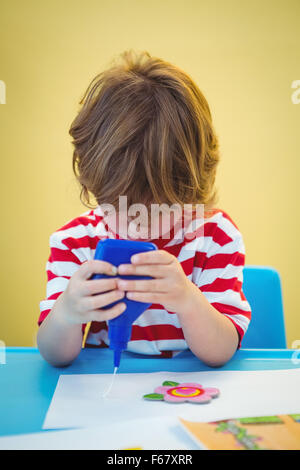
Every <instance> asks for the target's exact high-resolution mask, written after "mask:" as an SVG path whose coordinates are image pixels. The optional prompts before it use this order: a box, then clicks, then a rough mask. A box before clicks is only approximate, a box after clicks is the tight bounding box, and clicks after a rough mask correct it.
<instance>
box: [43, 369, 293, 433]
mask: <svg viewBox="0 0 300 470" xmlns="http://www.w3.org/2000/svg"><path fill="white" fill-rule="evenodd" d="M110 380H111V374H87V375H85V374H82V375H61V376H60V377H59V380H58V383H57V387H56V390H55V393H54V396H53V399H52V401H51V404H50V407H49V410H48V413H47V415H46V419H45V422H44V425H43V428H44V429H51V428H63V427H88V426H99V425H109V424H113V423H120V422H122V421H126V420H130V419H148V418H153V417H160V416H173V417H176V416H182V417H183V418H186V419H190V420H195V421H216V420H220V419H230V418H239V417H243V416H244V417H245V416H266V415H272V414H289V413H299V412H300V369H287V370H259V371H208V372H176V373H173V372H154V373H140V374H119V375H117V376H116V378H115V382H114V386H113V388H112V390H111V392H110V394H109V396H108V397H106V398H102V394H103V392H104V391H105V390H106V389H107V387H108V385H109V383H110ZM165 380H172V381H176V382H197V383H200V384H201V385H202V386H204V387H217V388H219V389H220V396H219V397H218V398H214V399H213V400H212V401H211V402H210V403H208V404H193V403H176V404H173V403H166V402H163V401H153V402H152V401H148V400H144V399H143V398H142V397H143V395H145V394H148V393H152V392H153V391H154V388H155V387H157V386H159V385H161V384H162V382H163V381H165ZM158 432H159V430H158Z"/></svg>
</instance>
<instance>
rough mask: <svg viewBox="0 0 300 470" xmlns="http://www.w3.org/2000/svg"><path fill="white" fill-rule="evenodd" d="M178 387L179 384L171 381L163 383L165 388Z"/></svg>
mask: <svg viewBox="0 0 300 470" xmlns="http://www.w3.org/2000/svg"><path fill="white" fill-rule="evenodd" d="M176 385H179V382H172V381H171V380H166V381H165V382H163V386H164V387H176Z"/></svg>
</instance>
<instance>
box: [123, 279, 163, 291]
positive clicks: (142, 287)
mask: <svg viewBox="0 0 300 470" xmlns="http://www.w3.org/2000/svg"><path fill="white" fill-rule="evenodd" d="M118 289H119V290H125V291H139V292H168V289H169V285H168V283H166V282H164V280H163V279H160V280H156V279H141V280H127V279H118Z"/></svg>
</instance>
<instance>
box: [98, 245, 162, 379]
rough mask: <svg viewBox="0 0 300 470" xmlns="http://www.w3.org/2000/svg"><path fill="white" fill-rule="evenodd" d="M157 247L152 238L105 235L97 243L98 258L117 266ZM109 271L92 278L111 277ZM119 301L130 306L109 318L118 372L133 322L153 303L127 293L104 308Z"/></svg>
mask: <svg viewBox="0 0 300 470" xmlns="http://www.w3.org/2000/svg"><path fill="white" fill-rule="evenodd" d="M152 250H157V246H156V245H155V244H154V243H151V242H143V241H132V240H118V239H111V238H109V239H105V240H100V241H99V242H98V244H97V247H96V251H95V255H94V259H99V260H102V261H107V262H109V263H111V264H113V265H114V266H117V267H118V266H119V265H120V264H130V262H131V261H130V259H131V256H133V255H134V254H136V253H142V252H145V251H152ZM110 277H113V276H108V275H106V274H93V276H92V277H91V278H90V279H103V278H110ZM115 277H119V278H121V279H151V277H149V276H132V275H116V276H115ZM118 302H124V303H125V304H126V309H125V310H124V312H123V313H121V314H120V315H119V316H118V317H116V318H113V319H111V320H109V321H108V338H109V348H110V349H112V350H113V351H114V373H115V372H116V370H117V368H118V367H119V365H120V360H121V353H122V351H124V350H125V349H127V343H128V341H129V340H130V337H131V330H132V324H133V322H134V321H135V320H136V319H137V318H138V317H139V316H140V315H141V314H142V313H143V312H144V311H145V310H147V308H149V307H150V305H151V303H145V302H137V301H135V300H130V299H128V298H127V297H124V298H123V299H120V300H117V301H116V302H113V303H111V304H109V305H106V306H105V307H102V308H103V309H108V308H111V307H113V306H114V305H116V304H117V303H118Z"/></svg>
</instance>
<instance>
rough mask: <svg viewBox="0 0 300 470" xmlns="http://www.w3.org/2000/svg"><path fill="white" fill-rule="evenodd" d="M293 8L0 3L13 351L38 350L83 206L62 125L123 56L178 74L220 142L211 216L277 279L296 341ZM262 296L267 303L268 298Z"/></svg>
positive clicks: (274, 4)
mask: <svg viewBox="0 0 300 470" xmlns="http://www.w3.org/2000/svg"><path fill="white" fill-rule="evenodd" d="M299 17H300V2H299V0H280V1H278V0H267V1H266V0H255V1H251V2H246V1H241V0H229V1H227V0H219V1H216V0H209V1H207V0H205V1H201V0H194V1H192V0H185V1H179V0H151V1H150V0H147V1H145V0H124V1H122V0H115V1H112V0H106V1H103V0H85V1H82V0H80V1H78V0H63V1H60V0H51V1H50V0H47V1H46V0H43V1H40V0H35V1H34V0H27V1H26V2H24V1H22V0H19V1H16V0H2V1H1V13H0V80H3V81H4V82H5V83H6V104H3V105H0V133H1V134H0V154H1V180H2V182H1V203H2V209H1V243H0V246H1V319H0V339H1V340H2V341H4V342H5V343H6V345H8V346H33V345H35V344H36V343H35V341H36V339H35V335H36V331H37V326H36V322H37V318H38V316H39V302H40V300H42V299H43V298H44V296H45V292H46V273H45V264H46V261H47V258H48V255H49V236H50V234H51V233H52V232H53V231H55V230H56V229H58V228H59V227H60V226H62V225H63V224H64V223H66V222H67V221H68V220H70V219H71V218H73V217H76V216H77V215H79V214H81V213H82V212H84V211H86V210H88V209H87V208H86V207H85V206H83V205H82V203H81V202H80V200H79V187H78V185H77V183H76V182H75V178H74V177H73V173H72V169H71V157H72V147H71V144H70V140H71V138H70V137H69V135H68V129H69V127H70V124H71V122H72V120H73V118H74V117H75V113H76V111H77V109H78V102H79V100H80V98H81V96H82V94H83V92H84V91H85V89H86V87H87V85H88V84H89V82H90V80H91V79H92V78H93V77H94V76H95V75H96V74H97V73H99V72H100V71H101V70H102V69H103V68H104V67H106V66H108V65H109V63H110V61H111V60H112V59H113V58H114V57H116V56H117V55H118V54H119V53H121V52H122V51H123V50H125V49H128V48H133V49H136V50H148V51H149V52H150V53H151V54H152V55H154V56H158V57H161V58H163V59H165V60H168V61H170V62H172V63H174V64H175V65H177V66H179V67H180V68H182V69H184V70H185V71H186V72H187V73H188V74H190V75H191V76H192V78H193V79H194V80H195V81H196V83H197V84H198V86H199V88H200V89H201V90H202V92H203V93H204V95H205V96H206V98H207V100H208V102H209V105H210V107H211V111H212V114H213V119H214V125H215V128H216V131H217V134H218V136H219V139H220V146H221V157H222V161H221V163H220V166H219V170H218V177H217V185H218V187H219V194H220V201H219V204H218V206H219V207H221V208H222V209H224V210H225V211H226V212H228V214H229V215H230V216H231V217H232V218H233V220H234V221H235V222H236V224H237V225H238V227H239V229H240V230H241V232H242V234H243V236H244V241H245V245H246V264H259V265H269V266H273V267H275V268H276V269H277V270H278V271H279V272H280V274H281V279H282V287H283V302H284V308H285V316H286V328H287V338H288V346H289V347H291V344H292V342H293V341H294V340H296V339H300V316H299V306H298V299H299V297H298V293H299V287H298V283H299V278H300V272H299V266H300V263H299V253H298V250H299V248H298V241H299V235H300V233H299V209H298V194H299V156H300V142H299V129H300V104H298V105H297V104H293V103H292V100H291V96H292V93H293V89H292V88H291V85H292V82H293V81H294V80H299V79H300V60H299V59H300V28H299ZM266 294H267V293H266Z"/></svg>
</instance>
